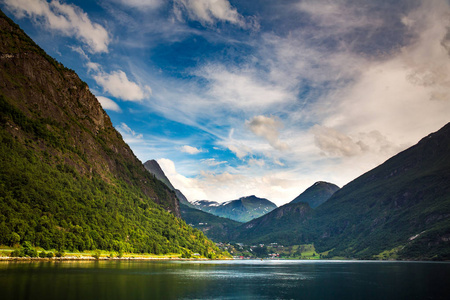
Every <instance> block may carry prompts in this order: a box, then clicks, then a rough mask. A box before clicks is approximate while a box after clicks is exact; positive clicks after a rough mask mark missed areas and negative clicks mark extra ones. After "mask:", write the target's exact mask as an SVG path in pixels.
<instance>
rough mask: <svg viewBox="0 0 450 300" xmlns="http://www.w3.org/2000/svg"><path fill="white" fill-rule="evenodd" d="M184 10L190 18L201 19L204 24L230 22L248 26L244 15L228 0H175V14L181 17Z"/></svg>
mask: <svg viewBox="0 0 450 300" xmlns="http://www.w3.org/2000/svg"><path fill="white" fill-rule="evenodd" d="M183 12H185V13H186V14H187V15H188V17H189V19H191V20H195V21H199V22H200V23H202V24H203V25H212V24H215V23H216V22H230V23H232V24H234V25H237V26H240V27H246V22H245V19H244V17H242V16H241V15H240V14H239V13H238V12H237V10H236V8H234V7H232V6H231V4H230V2H228V0H213V1H211V0H175V1H174V13H175V15H176V16H177V17H178V18H179V19H180V18H181V15H182V13H183Z"/></svg>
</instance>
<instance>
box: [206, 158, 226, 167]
mask: <svg viewBox="0 0 450 300" xmlns="http://www.w3.org/2000/svg"><path fill="white" fill-rule="evenodd" d="M201 163H202V164H205V165H207V166H210V167H216V166H220V165H223V164H227V163H228V162H227V161H218V160H216V159H215V158H207V159H202V160H201Z"/></svg>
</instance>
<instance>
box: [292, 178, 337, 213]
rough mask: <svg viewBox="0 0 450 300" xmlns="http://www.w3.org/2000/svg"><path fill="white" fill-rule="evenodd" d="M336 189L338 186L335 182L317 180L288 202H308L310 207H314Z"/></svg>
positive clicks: (325, 199) (328, 197)
mask: <svg viewBox="0 0 450 300" xmlns="http://www.w3.org/2000/svg"><path fill="white" fill-rule="evenodd" d="M337 190H339V187H338V186H337V185H335V184H332V183H328V182H323V181H318V182H316V183H314V184H313V185H312V186H310V187H309V188H307V189H306V190H305V191H304V192H303V193H301V194H300V195H298V196H297V197H296V198H295V199H294V200H292V201H291V202H290V203H299V202H305V203H308V204H309V206H311V208H316V207H317V206H319V205H321V204H322V203H324V202H325V201H327V200H328V199H330V197H331V196H332V195H333V194H334V193H335V192H336V191H337Z"/></svg>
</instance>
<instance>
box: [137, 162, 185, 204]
mask: <svg viewBox="0 0 450 300" xmlns="http://www.w3.org/2000/svg"><path fill="white" fill-rule="evenodd" d="M144 167H145V168H146V169H147V171H149V172H150V173H152V174H153V175H155V177H156V178H157V179H158V180H160V181H162V182H164V184H165V185H167V186H168V187H169V188H170V189H171V190H172V191H174V192H175V195H176V196H177V198H178V200H180V203H182V204H184V205H187V206H190V207H192V204H191V203H190V202H189V200H188V199H187V198H186V197H185V196H184V195H183V193H182V192H181V191H180V190H178V189H176V188H175V187H174V186H173V185H172V183H171V182H170V180H169V178H167V177H166V174H164V171H163V170H162V169H161V167H160V166H159V164H158V162H157V161H156V160H154V159H152V160H148V161H146V162H145V163H144Z"/></svg>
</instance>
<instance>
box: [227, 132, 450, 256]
mask: <svg viewBox="0 0 450 300" xmlns="http://www.w3.org/2000/svg"><path fill="white" fill-rule="evenodd" d="M289 205H293V203H290V204H288V205H286V206H283V207H281V208H279V209H277V210H275V211H273V212H272V213H270V214H268V215H266V216H264V217H262V218H259V219H256V220H253V221H252V222H249V223H246V224H244V225H242V226H241V227H239V230H238V231H237V233H236V235H235V240H236V241H238V242H246V243H250V242H254V241H261V242H281V243H286V245H289V244H291V245H292V244H306V243H314V245H315V247H316V249H317V250H318V251H320V252H324V251H329V250H331V252H330V253H329V255H330V256H343V257H357V258H374V257H389V258H402V259H450V123H449V124H447V125H446V126H444V127H443V128H442V129H441V130H439V131H438V132H436V133H433V134H430V135H429V136H427V137H425V138H424V139H422V140H421V141H420V142H419V143H418V144H417V145H415V146H413V147H411V148H409V149H407V150H405V151H403V152H401V153H399V154H397V155H396V156H394V157H392V158H391V159H389V160H387V161H386V162H385V163H383V164H382V165H380V166H378V167H377V168H375V169H373V170H371V171H369V172H367V173H366V174H364V175H362V176H360V177H358V178H357V179H355V180H354V181H352V182H350V183H349V184H347V185H346V186H344V187H343V188H341V189H340V190H338V191H337V192H336V193H334V194H333V195H332V196H331V198H330V199H328V200H327V201H326V202H325V203H323V204H322V205H320V206H319V207H317V208H316V209H314V210H313V211H311V212H308V211H307V209H306V208H305V207H304V208H303V211H302V212H301V213H295V212H294V213H293V214H292V215H286V214H285V215H286V216H287V217H288V218H286V217H285V218H283V217H281V218H277V217H275V216H277V213H278V212H279V211H283V210H285V209H289ZM288 224H292V226H289V225H288Z"/></svg>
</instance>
